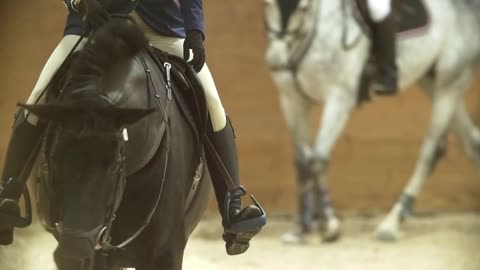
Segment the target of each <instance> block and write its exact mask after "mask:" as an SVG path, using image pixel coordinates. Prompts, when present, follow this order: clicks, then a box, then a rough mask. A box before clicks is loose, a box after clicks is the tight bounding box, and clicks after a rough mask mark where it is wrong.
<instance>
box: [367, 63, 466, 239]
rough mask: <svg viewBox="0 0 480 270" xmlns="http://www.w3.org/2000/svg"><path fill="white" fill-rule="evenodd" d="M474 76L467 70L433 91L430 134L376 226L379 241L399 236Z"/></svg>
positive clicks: (442, 146) (437, 157)
mask: <svg viewBox="0 0 480 270" xmlns="http://www.w3.org/2000/svg"><path fill="white" fill-rule="evenodd" d="M471 79H472V73H471V72H469V71H468V70H466V71H464V72H463V73H462V74H460V76H458V77H456V79H455V80H452V81H451V82H449V83H448V84H439V85H440V86H437V87H435V89H434V91H433V92H431V97H432V117H431V122H430V127H429V130H428V134H427V137H426V138H425V140H424V142H423V145H422V148H421V151H420V156H419V159H418V161H417V164H416V167H415V171H414V174H413V175H412V177H411V178H410V181H409V182H408V184H407V186H406V187H405V189H404V191H403V194H402V195H401V196H400V198H399V199H398V201H397V202H396V203H395V205H394V206H393V208H392V209H391V210H390V212H389V214H388V215H387V217H386V218H385V219H384V220H383V222H382V223H381V224H380V225H379V226H378V228H377V232H376V235H377V238H378V239H379V240H383V241H394V240H396V239H397V238H398V232H399V225H400V222H401V221H403V220H404V219H405V218H406V217H408V215H409V214H410V212H411V210H412V208H413V204H414V201H415V198H416V197H417V195H418V194H419V193H420V191H421V189H422V187H423V185H424V184H425V181H426V179H427V177H428V176H429V174H430V173H431V172H432V170H433V168H434V166H435V164H436V163H437V161H438V160H439V159H440V157H441V156H442V152H444V150H445V143H446V135H447V131H448V128H449V127H450V124H451V123H452V120H453V119H454V114H455V112H456V110H457V109H458V107H459V104H461V103H462V102H463V100H462V99H463V96H464V93H465V90H466V89H467V88H468V85H469V84H470V82H471Z"/></svg>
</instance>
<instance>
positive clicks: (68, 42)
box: [27, 35, 83, 125]
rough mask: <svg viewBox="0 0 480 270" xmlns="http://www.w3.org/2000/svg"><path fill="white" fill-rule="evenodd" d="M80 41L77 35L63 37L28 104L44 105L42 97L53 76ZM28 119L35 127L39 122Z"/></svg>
mask: <svg viewBox="0 0 480 270" xmlns="http://www.w3.org/2000/svg"><path fill="white" fill-rule="evenodd" d="M79 39H80V36H77V35H67V36H65V37H63V39H62V40H61V41H60V43H59V44H58V45H57V47H56V48H55V50H54V51H53V53H52V54H51V55H50V57H49V58H48V60H47V63H46V64H45V66H44V67H43V69H42V72H41V73H40V76H39V77H38V80H37V83H36V84H35V87H34V88H33V91H32V93H31V94H30V97H29V98H28V100H27V104H37V103H43V102H44V101H45V95H42V93H43V90H44V89H45V88H46V87H47V85H48V83H49V82H50V80H51V79H52V77H53V75H54V74H55V72H57V70H58V68H60V66H61V65H62V63H63V61H65V58H67V56H68V54H69V53H70V51H71V50H72V49H73V47H74V46H75V44H76V43H77V42H78V40H79ZM82 46H83V42H82V44H80V45H79V46H78V48H77V50H78V49H80V48H81V47H82ZM27 119H28V121H29V122H30V123H31V124H34V125H35V124H36V123H37V121H38V119H37V118H36V117H35V116H34V115H29V116H28V118H27Z"/></svg>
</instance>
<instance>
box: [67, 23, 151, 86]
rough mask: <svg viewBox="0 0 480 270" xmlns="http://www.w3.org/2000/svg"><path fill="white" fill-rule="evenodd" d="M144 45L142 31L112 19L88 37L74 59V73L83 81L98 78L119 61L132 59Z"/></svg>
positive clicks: (132, 25) (145, 43) (144, 39)
mask: <svg viewBox="0 0 480 270" xmlns="http://www.w3.org/2000/svg"><path fill="white" fill-rule="evenodd" d="M146 46H147V40H146V38H145V36H144V34H143V32H142V31H141V30H140V29H139V28H138V26H137V25H136V24H134V23H131V22H130V21H128V20H126V19H118V18H114V19H111V20H110V21H109V22H107V23H106V24H105V25H104V26H102V27H101V28H99V29H98V30H97V31H96V32H95V33H93V34H92V36H91V37H90V40H89V42H88V43H87V44H86V45H85V47H84V49H83V50H81V51H80V53H79V55H78V58H77V59H76V60H75V63H74V66H73V69H74V74H82V75H84V78H83V79H87V80H88V79H98V78H99V77H101V76H102V75H103V74H104V73H105V72H106V71H108V70H109V69H110V68H112V67H114V66H115V65H116V64H118V63H119V62H120V61H125V60H128V59H130V58H132V57H133V56H135V55H136V54H137V53H138V52H139V51H140V50H142V49H143V48H145V47H146Z"/></svg>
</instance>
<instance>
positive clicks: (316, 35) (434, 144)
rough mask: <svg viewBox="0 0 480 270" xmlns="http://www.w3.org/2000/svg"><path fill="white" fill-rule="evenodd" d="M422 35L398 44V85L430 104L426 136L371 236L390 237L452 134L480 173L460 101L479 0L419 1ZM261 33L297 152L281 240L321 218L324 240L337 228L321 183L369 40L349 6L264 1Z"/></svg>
mask: <svg viewBox="0 0 480 270" xmlns="http://www.w3.org/2000/svg"><path fill="white" fill-rule="evenodd" d="M424 2H425V5H426V7H427V10H428V11H429V16H430V25H429V29H428V31H425V32H424V33H423V34H421V35H416V36H412V37H409V38H406V39H401V40H398V41H397V45H398V46H397V48H398V58H397V64H398V67H399V72H400V82H399V84H400V85H399V86H400V88H402V89H405V88H407V87H409V86H412V85H414V84H419V85H420V86H421V87H422V89H423V91H424V92H425V93H426V94H427V96H429V97H430V98H431V100H432V116H431V120H430V124H429V128H428V132H427V136H426V138H425V140H424V142H423V145H422V147H421V150H420V155H419V158H418V161H417V164H416V166H415V170H414V172H413V175H412V176H411V178H410V180H409V183H408V185H407V186H406V187H405V189H404V191H403V194H402V195H401V196H400V198H399V199H398V200H397V202H396V203H395V204H394V206H393V207H392V209H391V210H390V212H389V214H388V216H387V217H386V218H385V219H384V220H383V222H382V223H381V224H380V225H379V226H378V228H377V237H378V238H379V239H382V240H395V239H396V238H397V237H398V227H399V224H400V222H401V221H402V220H403V219H405V218H406V217H407V216H408V215H409V213H410V212H411V210H412V207H413V203H414V200H415V198H416V197H417V196H418V194H419V192H420V190H421V188H422V186H423V185H424V183H425V180H426V179H427V177H428V176H429V174H430V173H431V172H432V170H433V168H434V165H435V163H436V162H437V161H438V159H439V158H440V157H441V155H442V153H443V152H444V150H445V144H446V137H447V134H448V132H449V131H450V130H452V131H454V132H455V133H456V134H457V135H458V136H459V137H460V138H461V140H462V141H463V144H464V146H465V149H466V152H467V154H468V156H469V157H470V158H471V159H472V160H473V161H474V162H475V164H476V165H477V166H480V131H479V130H478V128H477V127H476V126H475V125H474V123H473V122H472V119H471V118H470V116H469V114H468V112H467V110H466V108H465V103H464V100H463V98H464V95H465V92H466V90H467V89H468V87H469V85H470V83H471V81H472V79H473V77H474V74H475V71H476V69H477V64H478V60H479V56H480V35H479V33H480V16H478V14H480V1H477V0H475V1H469V0H445V1H437V0H425V1H424ZM264 4H265V16H266V17H265V25H266V28H267V32H268V41H269V45H268V49H267V52H266V61H267V64H268V66H269V68H270V70H271V74H272V77H273V80H274V82H275V83H276V85H277V87H278V90H279V95H280V104H281V107H282V110H283V114H284V117H285V119H286V122H287V125H288V129H289V131H290V134H291V137H292V141H293V144H294V148H295V150H294V151H295V165H296V170H297V173H298V184H299V195H298V196H299V221H298V223H297V226H295V228H294V229H293V230H292V231H290V232H288V233H287V234H286V235H284V240H285V241H288V242H299V241H301V240H302V237H303V236H304V235H305V233H307V232H308V231H310V230H311V229H312V225H313V224H314V221H315V220H316V218H318V217H323V218H324V219H323V221H324V222H325V223H324V228H325V229H324V239H325V240H334V239H336V238H337V237H338V236H339V234H340V222H339V220H338V219H337V217H336V214H335V211H334V208H333V207H332V205H331V203H330V198H329V195H328V191H327V186H326V171H327V167H328V162H329V160H330V156H331V152H332V149H333V147H334V145H335V143H336V141H337V139H338V137H339V136H340V134H341V132H342V130H343V129H344V127H345V125H346V123H347V120H348V118H349V116H350V113H351V112H352V110H353V108H354V107H355V106H356V104H357V101H358V93H359V89H360V84H361V81H362V80H361V78H362V74H363V71H364V67H365V64H366V63H367V61H368V59H369V54H370V45H371V42H370V39H369V38H368V35H367V34H366V32H365V31H363V29H362V26H361V23H360V22H359V20H358V19H357V18H356V17H355V16H354V14H355V13H354V8H353V7H354V1H353V0H342V1H331V0H293V1H284V0H264ZM317 103H324V111H323V116H322V119H321V128H320V130H319V131H318V134H317V136H316V138H315V139H313V138H312V135H311V125H310V117H309V113H310V111H311V108H312V105H314V104H317Z"/></svg>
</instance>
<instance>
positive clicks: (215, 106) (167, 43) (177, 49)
mask: <svg viewBox="0 0 480 270" xmlns="http://www.w3.org/2000/svg"><path fill="white" fill-rule="evenodd" d="M131 15H132V17H133V18H134V19H135V21H136V22H137V25H138V26H139V27H140V29H142V31H143V32H144V33H145V37H146V38H147V39H148V40H149V42H150V43H151V44H152V46H153V47H155V48H157V49H159V50H162V51H165V52H167V53H170V54H173V55H176V56H179V57H182V58H183V42H184V39H183V38H175V37H167V36H162V35H159V34H158V33H157V32H155V30H153V29H152V28H151V27H149V26H148V25H146V24H145V22H143V20H142V18H141V17H140V16H139V15H138V14H137V13H136V12H133V13H132V14H131ZM198 78H199V79H200V81H201V83H202V85H203V88H204V89H205V95H206V97H207V106H208V111H209V113H210V118H211V120H212V126H213V130H214V131H219V130H222V129H223V128H224V127H225V126H226V124H227V117H226V115H225V110H224V108H223V105H222V102H221V100H220V97H219V95H218V91H217V87H216V85H215V81H214V80H213V77H212V74H211V72H210V70H209V69H208V66H207V65H206V64H205V65H204V66H203V68H202V70H201V71H200V72H199V73H198Z"/></svg>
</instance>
